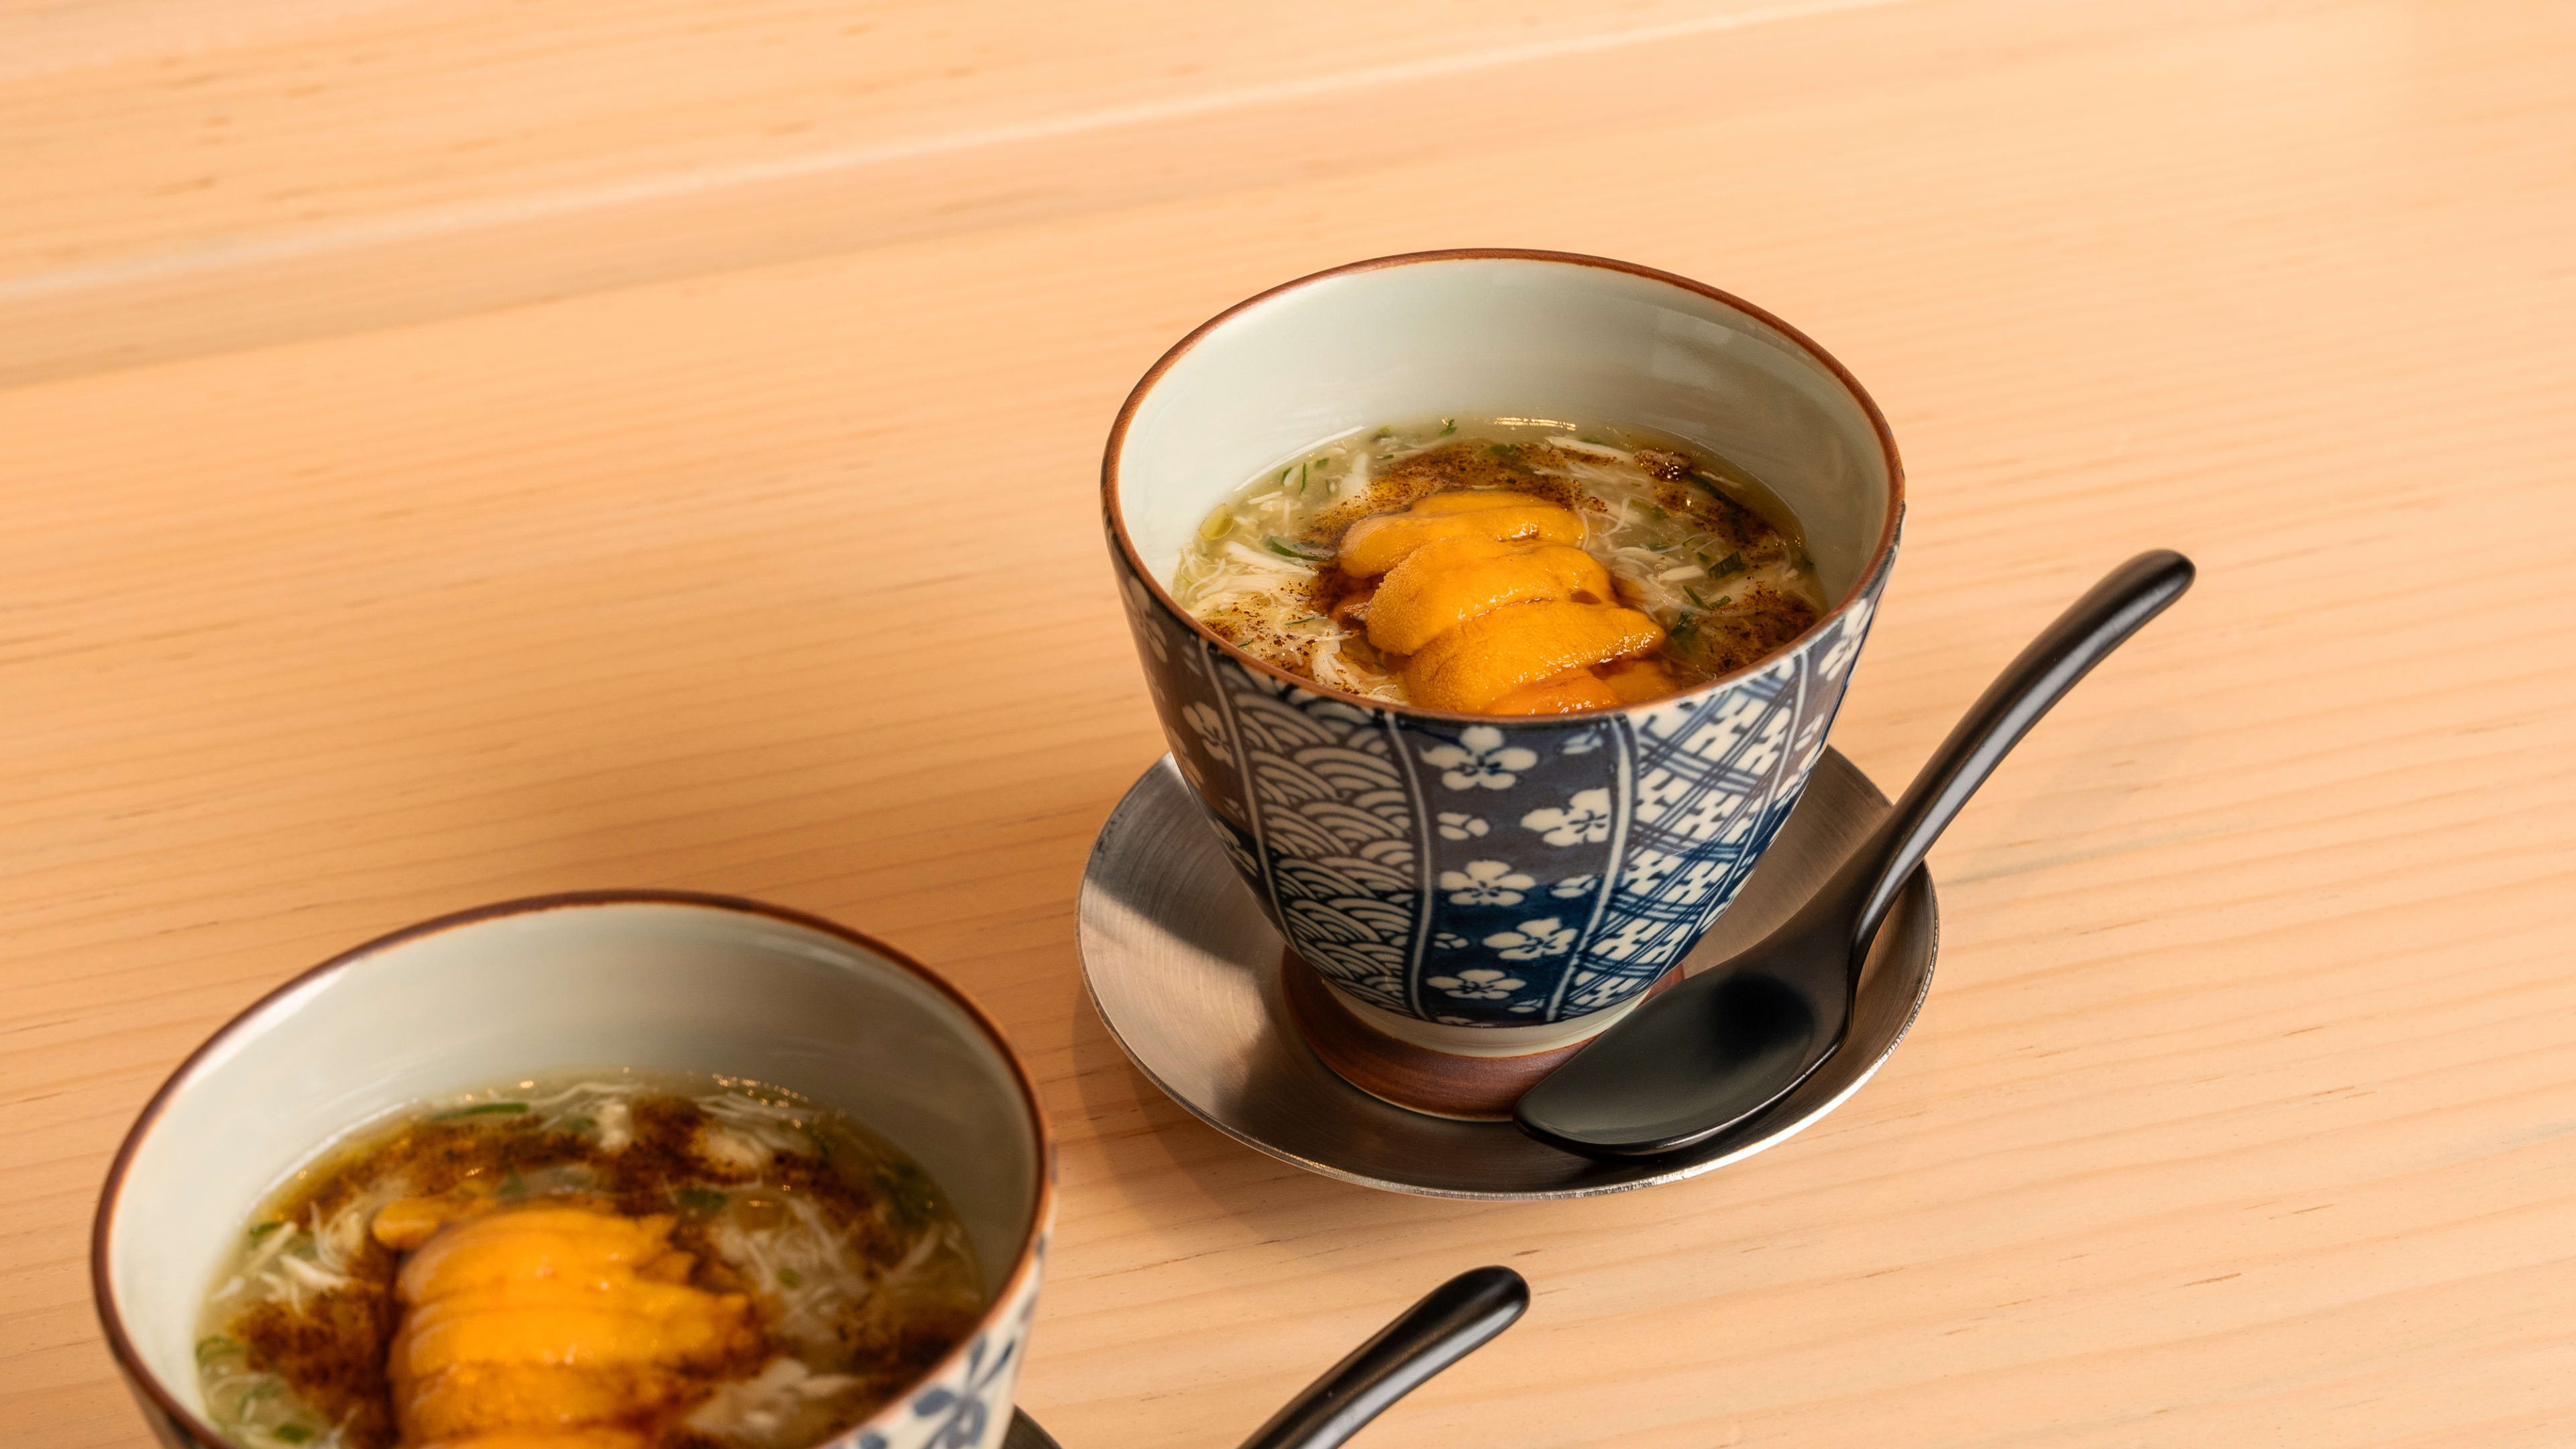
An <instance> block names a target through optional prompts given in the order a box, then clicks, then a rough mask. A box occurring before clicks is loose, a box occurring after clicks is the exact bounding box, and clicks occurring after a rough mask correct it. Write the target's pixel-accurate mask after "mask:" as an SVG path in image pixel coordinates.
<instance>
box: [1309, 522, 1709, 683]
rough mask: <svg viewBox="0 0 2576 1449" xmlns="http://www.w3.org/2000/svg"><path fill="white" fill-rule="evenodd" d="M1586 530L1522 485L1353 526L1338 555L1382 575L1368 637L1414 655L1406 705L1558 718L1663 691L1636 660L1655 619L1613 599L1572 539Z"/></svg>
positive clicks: (1649, 645) (1651, 640) (1647, 647)
mask: <svg viewBox="0 0 2576 1449" xmlns="http://www.w3.org/2000/svg"><path fill="white" fill-rule="evenodd" d="M1582 538H1583V522H1582V520H1581V519H1579V518H1577V517H1576V516H1575V515H1574V514H1573V512H1571V511H1570V510H1568V509H1565V508H1560V507H1558V506H1557V505H1555V504H1553V503H1548V502H1544V501H1542V500H1539V499H1535V498H1532V497H1530V496H1529V495H1527V494H1524V493H1514V492H1510V491H1507V490H1498V489H1497V490H1479V491H1473V492H1454V493H1435V494H1433V495H1431V496H1430V497H1428V498H1425V499H1423V500H1421V501H1420V502H1418V503H1416V504H1414V505H1413V507H1412V508H1411V509H1409V510H1407V511H1406V512H1403V513H1390V514H1381V515H1379V516H1378V517H1375V518H1366V519H1362V520H1361V521H1359V522H1358V523H1355V524H1353V525H1351V528H1350V531H1349V532H1348V533H1346V534H1344V535H1343V537H1342V546H1341V552H1340V555H1339V557H1338V558H1337V559H1336V560H1335V562H1336V563H1337V564H1338V565H1339V566H1340V568H1341V571H1342V572H1343V573H1345V574H1349V575H1351V576H1353V577H1359V578H1365V577H1369V576H1373V575H1377V574H1383V575H1385V578H1384V579H1383V580H1382V581H1381V582H1380V583H1379V584H1378V586H1377V590H1376V593H1375V594H1374V596H1373V597H1371V598H1370V600H1369V604H1368V639H1369V643H1370V644H1371V645H1373V646H1375V647H1376V648H1377V649H1379V650H1381V651H1383V652H1384V653H1386V654H1389V655H1394V656H1399V657H1401V656H1406V655H1410V656H1411V658H1410V659H1409V660H1407V661H1406V662H1405V664H1404V665H1403V671H1402V672H1403V677H1404V687H1405V693H1406V694H1407V696H1408V697H1409V698H1410V699H1411V700H1412V702H1413V703H1415V704H1418V705H1422V706H1425V707H1426V708H1430V709H1444V710H1457V711H1460V712H1462V713H1471V714H1562V713H1568V712H1571V711H1574V710H1584V709H1612V708H1616V707H1617V706H1619V705H1621V704H1623V703H1634V702H1636V701H1638V700H1642V699H1653V698H1657V697H1660V696H1661V695H1665V694H1669V693H1671V692H1672V690H1673V688H1674V684H1673V679H1672V676H1671V675H1669V674H1667V673H1665V672H1664V670H1663V668H1662V666H1660V665H1656V664H1652V663H1650V662H1645V661H1642V660H1641V659H1640V658H1639V656H1642V655H1646V654H1650V653H1652V652H1654V651H1655V649H1657V648H1658V647H1660V646H1661V645H1662V644H1663V642H1664V631H1663V628H1662V626H1660V625H1658V624H1656V623H1655V621H1654V620H1652V619H1650V618H1648V617H1647V616H1646V615H1644V614H1643V613H1640V612H1639V611H1637V610H1635V609H1630V608H1623V607H1621V606H1620V605H1619V604H1618V602H1617V599H1618V595H1617V593H1616V592H1615V591H1614V589H1613V587H1612V585H1611V581H1610V574H1609V571H1608V570H1607V569H1605V568H1603V567H1602V566H1601V564H1600V562H1599V561H1598V560H1596V559H1594V558H1593V557H1592V556H1591V555H1590V554H1587V553H1585V552H1584V551H1583V550H1581V549H1579V548H1575V547H1572V546H1571V545H1573V544H1575V543H1578V542H1580V541H1581V540H1582ZM1622 661H1634V662H1627V663H1623V662H1622ZM1603 666H1610V667H1609V668H1607V669H1604V668H1603Z"/></svg>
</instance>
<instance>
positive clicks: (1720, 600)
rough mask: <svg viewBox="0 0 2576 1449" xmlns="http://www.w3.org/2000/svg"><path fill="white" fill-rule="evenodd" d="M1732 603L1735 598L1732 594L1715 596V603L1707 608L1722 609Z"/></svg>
mask: <svg viewBox="0 0 2576 1449" xmlns="http://www.w3.org/2000/svg"><path fill="white" fill-rule="evenodd" d="M1734 602H1735V596H1734V595H1733V594H1720V595H1718V596H1717V602H1716V603H1714V604H1711V605H1709V607H1710V608H1712V609H1723V608H1725V607H1726V606H1727V605H1729V604H1732V603H1734Z"/></svg>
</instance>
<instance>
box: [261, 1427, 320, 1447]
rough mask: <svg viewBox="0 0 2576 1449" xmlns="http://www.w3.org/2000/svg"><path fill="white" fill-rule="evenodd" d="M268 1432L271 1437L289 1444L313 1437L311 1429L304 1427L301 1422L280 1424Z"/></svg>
mask: <svg viewBox="0 0 2576 1449" xmlns="http://www.w3.org/2000/svg"><path fill="white" fill-rule="evenodd" d="M268 1434H269V1437H270V1438H272V1439H278V1440H282V1441H284V1442H286V1443H289V1444H301V1443H303V1442H304V1441H305V1440H307V1439H310V1438H312V1437H313V1431H312V1430H310V1429H307V1428H305V1427H304V1426H303V1425H301V1424H280V1425H278V1426H277V1427H276V1428H274V1429H271V1430H269V1431H268Z"/></svg>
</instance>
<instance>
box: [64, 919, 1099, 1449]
mask: <svg viewBox="0 0 2576 1449" xmlns="http://www.w3.org/2000/svg"><path fill="white" fill-rule="evenodd" d="M1051 1202H1052V1168H1051V1149H1050V1147H1049V1145H1048V1139H1047V1134H1046V1129H1045V1125H1044V1122H1043V1119H1042V1118H1041V1117H1040V1116H1039V1114H1038V1111H1037V1108H1036V1104H1035V1097H1034V1094H1033V1092H1032V1090H1031V1088H1030V1085H1029V1082H1028V1079H1027V1075H1026V1073H1025V1071H1024V1070H1023V1069H1022V1068H1021V1066H1020V1065H1019V1063H1018V1061H1017V1060H1016V1058H1015V1057H1013V1055H1012V1054H1011V1052H1010V1049H1009V1047H1008V1046H1007V1044H1006V1043H1004V1041H1003V1040H1002V1038H1001V1036H1000V1034H999V1032H998V1031H997V1030H996V1029H995V1028H994V1027H993V1026H992V1024H991V1022H990V1021H989V1020H988V1019H986V1018H985V1017H984V1016H983V1014H982V1013H981V1012H980V1011H978V1010H977V1009H976V1008H975V1007H974V1006H973V1004H972V1003H970V1002H969V1001H967V1000H966V999H965V998H964V997H963V996H961V995H959V994H958V993H957V992H956V991H955V990H954V989H953V988H951V987H949V986H948V985H947V984H946V983H944V982H943V981H941V980H940V979H939V978H938V977H937V976H936V975H934V974H933V973H931V972H929V971H928V970H927V969H925V968H923V967H921V966H920V965H918V964H917V963H914V962H912V961H910V960H909V959H907V958H905V957H903V956H902V955H900V954H899V953H896V952H894V951H892V950H891V949H889V948H887V947H885V946H883V945H880V944H878V943H875V942H872V941H870V940H868V939H867V938H865V937H862V936H859V935H857V934H855V933H852V932H849V931H846V930H843V929H842V928H840V927H837V926H834V925H832V924H830V923H828V922H825V921H821V920H818V919H816V918H813V917H808V916H804V915H800V914H798V913H795V912H790V911H783V910H779V909H777V908H773V907H767V906H760V905H756V904H754V903H751V902H747V901H737V900H731V899H727V898H721V897H706V896H691V895H676V894H654V893H646V894H607V895H585V896H565V897H551V898H545V899H540V900H534V901H525V902H517V903H512V904H508V905H502V906H495V907H490V908H487V909H485V910H482V911H475V912H468V913H466V914H463V915H459V916H452V917H447V918H445V919H442V920H439V921H433V922H430V923H428V924H426V925H422V926H418V927H414V928H412V929H410V930H407V931H404V932H400V933H397V934H396V935H393V936H389V937H386V938H384V939H383V940H380V941H377V942H374V943H371V944H369V945H367V946H363V947H360V948H358V949H357V950H355V951H352V952H350V953H348V954H346V955H344V956H341V957H339V958H337V959H335V960H333V961H331V962H328V963H326V964H324V965H323V966H320V967H318V968H316V969H315V970H313V971H311V972H308V973H306V974H305V975H304V976H302V977H299V978H298V979H297V980H295V981H293V982H290V983H289V984H288V985H286V986H285V987H282V988H280V989H279V990H278V991H277V992H275V993H273V994H271V995H270V996H269V997H268V998H267V999H265V1000H263V1001H261V1002H260V1003H259V1004H257V1005H256V1006H254V1007H252V1008H251V1009H250V1010H249V1011H248V1012H245V1013H244V1014H243V1015H242V1016H241V1017H240V1018H238V1019H236V1020H235V1021H234V1022H233V1023H232V1024H230V1025H229V1026H227V1027H225V1028H224V1030H223V1031H221V1032H220V1033H218V1034H217V1035H216V1036H215V1037H214V1039H213V1040H211V1041H209V1042H208V1043H207V1044H206V1045H205V1046H204V1047H203V1048H201V1049H200V1050H199V1051H198V1052H197V1053H196V1054H195V1055H194V1056H192V1057H191V1058H190V1059H189V1060H188V1062H187V1063H186V1064H184V1065H183V1066H182V1067H181V1068H180V1069H179V1071H178V1072H177V1073H176V1074H175V1075H174V1076H173V1077H172V1078H171V1079H170V1081H169V1082H168V1083H167V1084H166V1085H165V1086H164V1087H163V1088H162V1090H161V1091H160V1093H159V1094H158V1095H157V1096H155V1098H154V1099H153V1101H152V1103H151V1105H150V1106H149V1107H147V1108H146V1109H145V1111H144V1114H143V1116H142V1118H141V1120H140V1121H138V1122H137V1124H136V1125H135V1127H134V1129H133V1131H132V1133H131V1134H130V1135H129V1136H128V1138H127V1140H126V1143H125V1146H124V1148H123V1150H122V1151H121V1152H120V1153H119V1154H118V1157H117V1159H116V1164H115V1166H114V1168H113V1169H112V1170H111V1174H110V1177H109V1180H108V1184H107V1190H106V1192H105V1194H104V1196H103V1198H102V1201H101V1205H100V1210H99V1218H98V1224H97V1231H96V1235H95V1238H94V1242H93V1258H92V1269H93V1275H94V1279H95V1284H94V1286H95V1290H96V1292H97V1296H98V1303H99V1309H100V1314H101V1318H102V1320H103V1321H104V1323H105V1326H106V1328H107V1334H108V1340H109V1343H110V1346H111V1348H112V1349H113V1350H114V1352H115V1354H116V1357H117V1360H118V1362H119V1364H120V1366H121V1367H122V1368H123V1369H124V1371H125V1373H126V1375H127V1378H128V1380H129V1382H130V1383H131V1385H132V1386H133V1388H134V1390H135V1393H136V1396H137V1398H138V1400H139V1401H140V1402H141V1403H142V1405H143V1407H144V1410H145V1413H146V1415H147V1417H148V1418H150V1419H151V1421H152V1422H153V1425H154V1427H155V1429H156V1430H157V1431H158V1433H159V1434H160V1436H161V1438H162V1440H163V1442H165V1443H169V1444H172V1445H185V1446H196V1449H221V1446H226V1445H233V1446H241V1449H269V1446H272V1445H291V1446H341V1449H392V1446H423V1449H426V1446H431V1445H436V1446H442V1449H478V1446H485V1445H490V1446H500V1445H509V1446H512V1449H539V1446H545V1449H808V1446H816V1445H834V1446H844V1445H846V1446H850V1449H862V1446H864V1449H909V1446H913V1445H928V1444H933V1443H936V1444H940V1445H942V1446H959V1449H962V1446H967V1445H991V1444H997V1443H999V1442H1000V1439H1001V1435H1002V1433H1003V1431H1004V1428H1005V1427H1006V1425H1007V1422H1008V1420H1009V1418H1010V1398H1011V1392H1012V1388H1013V1385H1014V1383H1015V1382H1016V1379H1017V1374H1018V1369H1019V1365H1020V1361H1021V1358H1022V1356H1023V1354H1024V1351H1025V1349H1024V1345H1025V1340H1026V1336H1027V1332H1028V1325H1029V1321H1030V1318H1031V1316H1032V1315H1033V1314H1034V1311H1035V1308H1036V1294H1037V1288H1038V1272H1039V1263H1040V1259H1041V1256H1042V1253H1043V1244H1044V1239H1045V1233H1046V1229H1047V1224H1048V1220H1049V1215H1050V1212H1051Z"/></svg>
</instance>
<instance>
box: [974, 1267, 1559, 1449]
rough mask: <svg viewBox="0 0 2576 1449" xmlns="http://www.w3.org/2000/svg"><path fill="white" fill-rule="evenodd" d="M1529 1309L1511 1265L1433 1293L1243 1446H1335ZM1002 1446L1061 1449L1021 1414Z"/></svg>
mask: <svg viewBox="0 0 2576 1449" xmlns="http://www.w3.org/2000/svg"><path fill="white" fill-rule="evenodd" d="M1528 1307H1529V1284H1527V1283H1525V1282H1523V1281H1522V1280H1521V1275H1520V1274H1518V1273H1515V1272H1513V1271H1512V1270H1511V1269H1509V1268H1477V1269H1474V1270H1472V1271H1469V1272H1465V1273H1461V1274H1459V1275H1458V1276H1457V1277H1455V1278H1452V1279H1450V1280H1449V1281H1448V1282H1446V1283H1443V1284H1441V1285H1440V1286H1439V1287H1437V1288H1434V1289H1432V1290H1431V1292H1430V1293H1429V1294H1428V1295H1426V1296H1425V1297H1424V1298H1423V1300H1422V1301H1421V1302H1419V1303H1416V1304H1414V1305H1413V1306H1412V1307H1411V1308H1408V1309H1406V1310H1405V1312H1404V1316H1403V1317H1401V1318H1398V1319H1397V1320H1396V1321H1394V1322H1393V1323H1390V1324H1388V1325H1387V1326H1386V1327H1384V1328H1382V1329H1379V1330H1378V1334H1377V1337H1375V1338H1372V1339H1370V1340H1369V1341H1368V1342H1366V1343H1364V1344H1361V1345H1360V1346H1359V1347H1358V1348H1356V1349H1353V1350H1352V1351H1351V1355H1350V1357H1348V1358H1345V1359H1343V1360H1342V1361H1341V1362H1340V1363H1337V1364H1335V1365H1333V1366H1332V1367H1331V1368H1329V1369H1326V1370H1325V1371H1324V1376H1323V1377H1322V1378H1319V1379H1317V1380H1315V1381H1314V1382H1313V1383H1311V1384H1308V1385H1307V1386H1306V1390H1305V1392H1304V1393H1301V1394H1299V1395H1298V1396H1297V1397H1295V1398H1293V1399H1290V1400H1289V1401H1288V1407H1286V1408H1284V1409H1281V1410H1280V1411H1279V1412H1278V1413H1276V1414H1273V1415H1271V1416H1270V1422H1269V1423H1267V1424H1264V1425H1262V1426H1261V1427H1260V1428H1259V1429H1258V1430H1255V1431H1254V1432H1253V1435H1252V1437H1251V1438H1249V1439H1246V1440H1244V1441H1243V1449H1334V1446H1335V1445H1338V1444H1340V1443H1341V1442H1342V1441H1343V1440H1345V1439H1348V1438H1350V1437H1351V1436H1352V1435H1353V1434H1356V1433H1358V1432H1359V1431H1360V1428H1361V1426H1363V1425H1365V1424H1367V1423H1368V1421H1369V1420H1371V1419H1374V1418H1376V1417H1377V1416H1378V1415H1379V1414H1382V1413H1384V1412H1386V1407H1387V1405H1389V1404H1392V1403H1394V1402H1395V1401H1396V1400H1398V1399H1400V1398H1403V1397H1404V1396H1405V1395H1406V1394H1409V1393H1412V1392H1413V1391H1414V1390H1415V1389H1417V1388H1420V1387H1421V1386H1422V1385H1423V1383H1424V1382H1425V1381H1427V1380H1428V1379H1430V1377H1431V1376H1432V1375H1433V1374H1436V1373H1438V1372H1440V1371H1441V1370H1442V1369H1445V1368H1447V1367H1448V1366H1449V1365H1451V1364H1453V1363H1456V1362H1457V1361H1458V1360H1460V1359H1462V1358H1465V1357H1466V1356H1467V1355H1469V1354H1471V1353H1473V1352H1475V1351H1476V1350H1477V1349H1479V1348H1482V1347H1483V1346H1484V1345H1485V1343H1486V1341H1487V1340H1489V1339H1491V1338H1492V1337H1493V1336H1494V1335H1495V1334H1498V1333H1500V1332H1502V1331H1503V1330H1504V1329H1506V1328H1509V1327H1511V1326H1512V1320H1514V1319H1516V1318H1518V1317H1520V1316H1521V1311H1522V1310H1523V1309H1526V1308H1528ZM1002 1449H1059V1446H1058V1445H1057V1444H1056V1442H1055V1440H1053V1439H1051V1438H1049V1437H1047V1432H1046V1430H1044V1429H1041V1428H1039V1427H1038V1426H1037V1421H1036V1420H1034V1419H1032V1418H1030V1417H1029V1416H1028V1415H1026V1414H1022V1413H1014V1414H1012V1416H1011V1431H1010V1433H1009V1435H1008V1436H1007V1437H1005V1438H1004V1439H1003V1440H1002Z"/></svg>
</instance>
